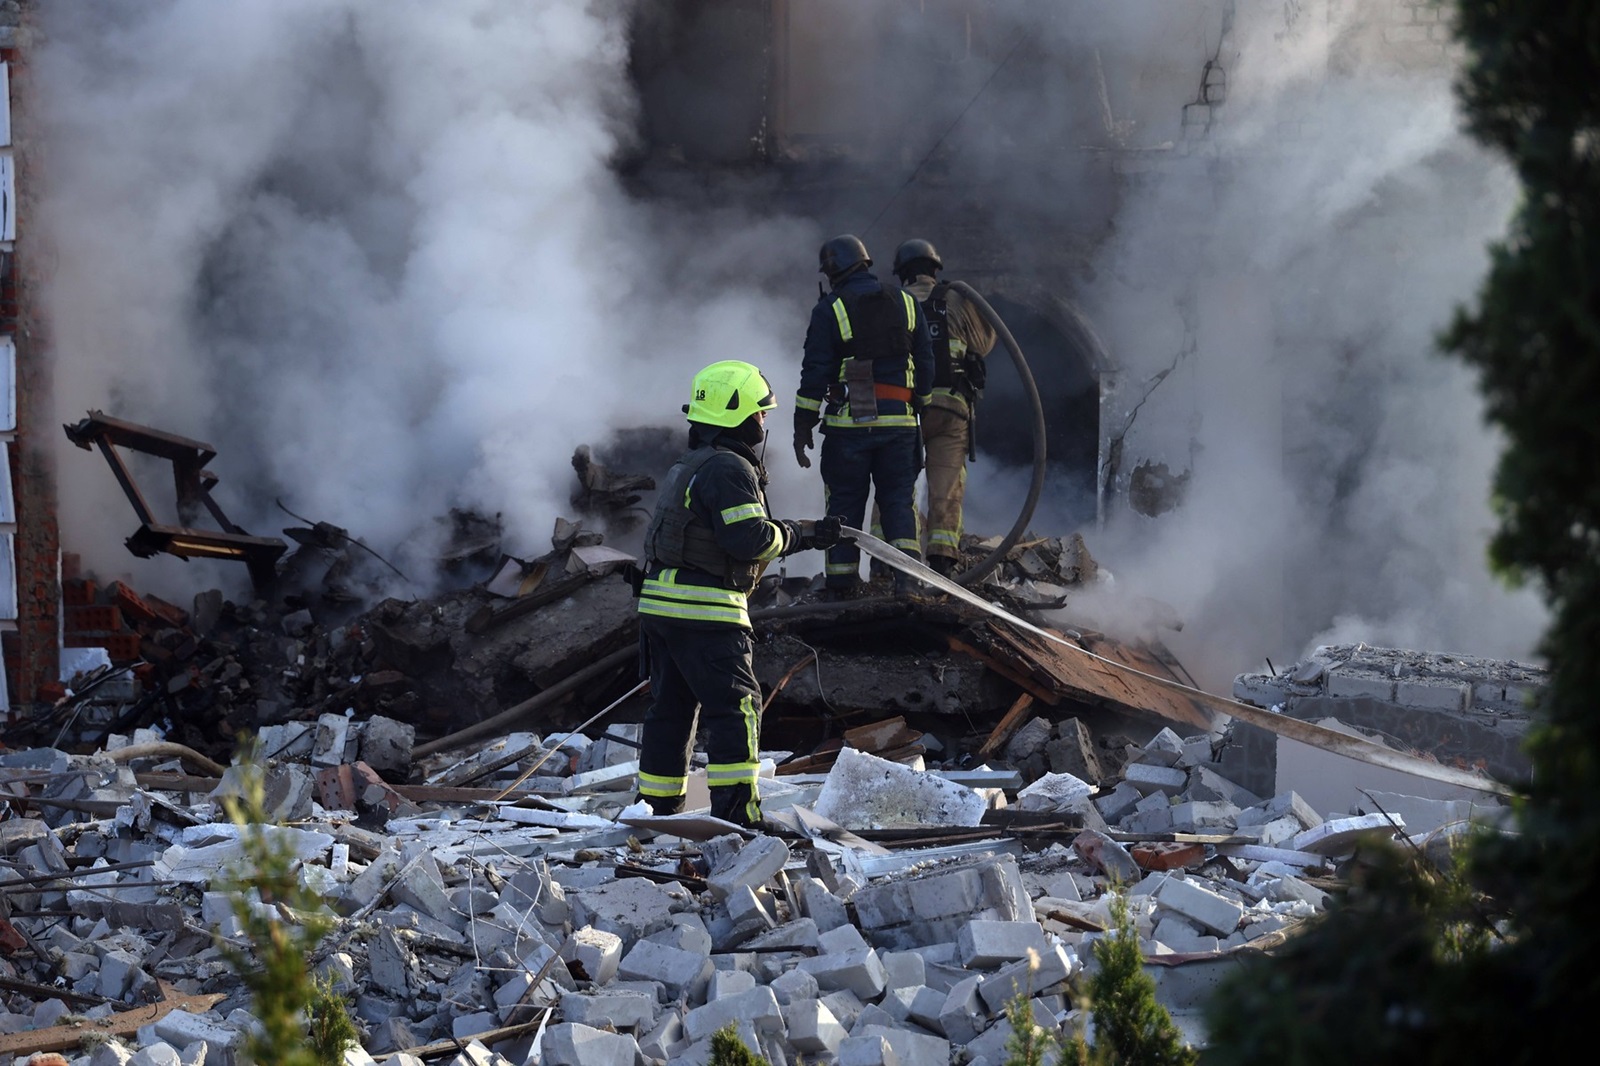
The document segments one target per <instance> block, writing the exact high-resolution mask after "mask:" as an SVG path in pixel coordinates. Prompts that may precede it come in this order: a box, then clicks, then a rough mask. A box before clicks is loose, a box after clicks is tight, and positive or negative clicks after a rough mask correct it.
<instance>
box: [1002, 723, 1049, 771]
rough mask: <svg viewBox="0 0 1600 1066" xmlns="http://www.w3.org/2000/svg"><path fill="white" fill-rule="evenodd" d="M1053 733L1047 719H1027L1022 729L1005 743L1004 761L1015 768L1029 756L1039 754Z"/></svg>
mask: <svg viewBox="0 0 1600 1066" xmlns="http://www.w3.org/2000/svg"><path fill="white" fill-rule="evenodd" d="M1055 731H1056V729H1055V726H1054V725H1052V724H1051V722H1050V720H1049V719H1047V718H1030V719H1028V721H1027V722H1025V723H1024V724H1023V725H1022V728H1020V729H1018V730H1017V731H1016V732H1015V733H1014V734H1012V736H1011V739H1010V740H1008V741H1006V748H1005V757H1006V761H1007V762H1009V763H1010V764H1011V765H1013V766H1016V765H1017V764H1019V763H1021V762H1022V761H1023V760H1025V759H1027V758H1029V757H1030V756H1033V755H1037V754H1039V753H1041V752H1042V751H1043V750H1044V747H1045V745H1046V744H1047V743H1049V741H1050V738H1051V736H1053V735H1054V734H1055Z"/></svg>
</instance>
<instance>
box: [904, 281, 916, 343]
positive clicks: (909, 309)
mask: <svg viewBox="0 0 1600 1066" xmlns="http://www.w3.org/2000/svg"><path fill="white" fill-rule="evenodd" d="M900 299H902V300H904V301H905V305H906V332H907V333H911V332H913V331H914V330H916V328H917V301H916V300H914V299H912V298H911V294H910V293H909V292H907V291H906V290H904V289H901V290H900Z"/></svg>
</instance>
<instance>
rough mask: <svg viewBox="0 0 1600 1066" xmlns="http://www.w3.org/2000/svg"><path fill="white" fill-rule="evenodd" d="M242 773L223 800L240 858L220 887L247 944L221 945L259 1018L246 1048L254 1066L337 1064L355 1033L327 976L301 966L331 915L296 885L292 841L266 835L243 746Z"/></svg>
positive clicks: (255, 771) (253, 768) (257, 776)
mask: <svg viewBox="0 0 1600 1066" xmlns="http://www.w3.org/2000/svg"><path fill="white" fill-rule="evenodd" d="M240 770H241V789H240V792H241V794H240V795H239V796H238V797H229V798H226V799H224V800H223V809H224V810H225V811H226V812H227V814H228V818H229V820H230V821H232V822H233V824H234V825H235V826H237V827H238V829H239V840H240V843H241V845H242V846H243V849H244V859H243V860H242V862H241V863H240V865H239V867H238V868H237V869H236V870H234V871H233V873H232V875H231V876H230V877H229V879H228V881H227V882H226V883H225V884H224V885H223V886H221V887H222V888H223V889H224V890H225V891H227V892H228V894H229V896H230V897H231V898H232V902H233V913H234V916H235V917H236V918H237V919H238V921H239V927H240V930H241V936H242V939H243V941H244V946H243V947H240V946H238V945H236V944H234V943H232V942H229V941H223V940H219V943H220V946H221V947H222V949H223V952H224V954H225V955H226V957H227V959H228V961H229V963H230V965H232V966H233V968H234V972H235V973H237V974H238V975H239V976H240V977H241V978H242V979H243V980H244V983H245V987H247V988H249V989H250V992H251V996H252V1008H253V1012H254V1014H255V1016H256V1020H257V1021H258V1022H260V1023H261V1028H260V1030H259V1031H258V1032H256V1033H253V1034H252V1035H251V1037H250V1040H249V1042H248V1044H247V1046H246V1048H245V1053H246V1055H247V1056H248V1057H249V1059H250V1061H252V1062H254V1063H256V1064H257V1066H339V1064H340V1063H341V1062H342V1061H343V1058H344V1050H345V1048H347V1047H349V1046H351V1045H352V1044H356V1043H358V1042H359V1034H358V1033H357V1031H356V1027H355V1023H354V1022H353V1021H351V1019H350V1014H349V1011H348V1009H347V1007H346V1004H345V1001H344V999H343V997H341V996H339V995H338V994H337V993H336V992H335V991H334V989H333V982H332V980H331V979H322V980H319V979H317V978H315V977H313V975H312V974H311V973H310V971H309V970H308V969H307V964H306V963H307V959H309V958H310V957H311V954H312V951H313V950H314V949H315V948H316V946H317V944H318V942H319V941H321V939H322V937H323V936H324V935H325V934H326V933H327V932H328V931H329V930H330V929H331V928H332V926H333V918H332V915H331V914H330V913H329V912H328V910H327V908H326V906H325V905H324V904H323V902H322V901H321V900H320V899H319V898H317V896H316V895H315V894H314V893H312V892H310V891H308V890H307V889H306V888H305V887H304V886H303V885H301V884H300V879H299V877H298V872H297V869H296V860H295V857H294V854H293V852H292V850H291V849H290V848H289V846H288V845H287V844H286V843H284V842H282V841H280V840H277V839H274V837H273V836H272V835H271V834H270V833H268V832H267V820H268V819H267V815H266V802H265V791H264V785H263V775H262V772H261V767H260V765H259V764H258V763H257V762H256V761H255V757H254V752H253V751H251V750H248V749H247V750H246V753H245V756H244V758H243V759H242V760H241V765H240ZM258 903H259V904H264V905H265V908H271V913H270V914H269V913H264V910H265V908H264V907H261V906H258V905H257V904H258Z"/></svg>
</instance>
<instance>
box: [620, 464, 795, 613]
mask: <svg viewBox="0 0 1600 1066" xmlns="http://www.w3.org/2000/svg"><path fill="white" fill-rule="evenodd" d="M720 450H721V449H718V448H715V447H713V446H711V445H706V446H704V447H700V448H696V449H695V450H694V451H692V452H690V453H689V454H688V455H685V456H684V457H683V458H682V459H679V460H678V461H677V462H676V463H674V464H673V467H672V469H671V470H669V471H668V472H667V480H666V484H665V485H663V486H662V488H661V496H660V501H661V502H660V503H659V504H658V505H657V506H656V513H655V515H654V516H653V517H652V518H651V519H650V528H649V529H647V530H646V531H645V535H644V558H645V569H646V570H649V571H653V570H655V569H656V568H657V567H666V566H676V567H683V568H686V569H689V570H699V571H700V572H701V573H705V574H710V575H711V576H712V577H714V578H717V579H719V580H720V581H722V582H723V584H724V585H726V586H727V587H728V588H731V589H737V590H738V591H740V592H745V593H749V592H751V591H753V590H754V589H755V587H756V582H758V581H759V580H761V571H762V568H763V564H761V563H758V562H752V561H746V560H743V559H735V558H734V557H733V556H731V555H729V554H728V553H727V552H725V551H723V550H722V546H721V545H719V544H718V543H717V538H716V537H715V536H714V535H713V534H712V531H711V527H710V526H709V525H708V524H707V523H706V521H705V519H703V518H701V517H700V516H699V515H697V514H695V512H694V509H693V508H691V507H690V506H689V487H690V485H691V483H692V482H693V481H694V479H695V475H697V474H698V473H699V472H700V468H701V467H703V466H705V465H706V463H708V462H710V461H711V459H712V458H713V457H714V456H716V455H717V454H718V453H719V451H720ZM726 454H728V455H733V456H734V458H735V459H739V461H740V462H744V460H743V459H742V458H740V457H739V456H738V455H735V454H734V453H733V452H727V453H726ZM758 491H759V490H758ZM761 503H762V507H763V508H764V507H765V506H766V501H765V500H763V501H761Z"/></svg>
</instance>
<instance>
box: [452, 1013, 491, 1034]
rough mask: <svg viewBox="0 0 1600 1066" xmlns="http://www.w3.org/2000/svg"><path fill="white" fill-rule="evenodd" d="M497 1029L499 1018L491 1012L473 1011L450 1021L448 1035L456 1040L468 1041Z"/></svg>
mask: <svg viewBox="0 0 1600 1066" xmlns="http://www.w3.org/2000/svg"><path fill="white" fill-rule="evenodd" d="M499 1027H500V1016H499V1015H497V1014H495V1013H494V1012H493V1011H486V1010H480V1011H473V1012H472V1013H471V1014H458V1015H457V1016H456V1017H454V1018H452V1019H450V1035H451V1037H453V1038H454V1039H456V1040H468V1039H471V1038H472V1037H475V1036H480V1035H482V1034H484V1033H487V1032H491V1031H493V1030H495V1029H498V1028H499Z"/></svg>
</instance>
